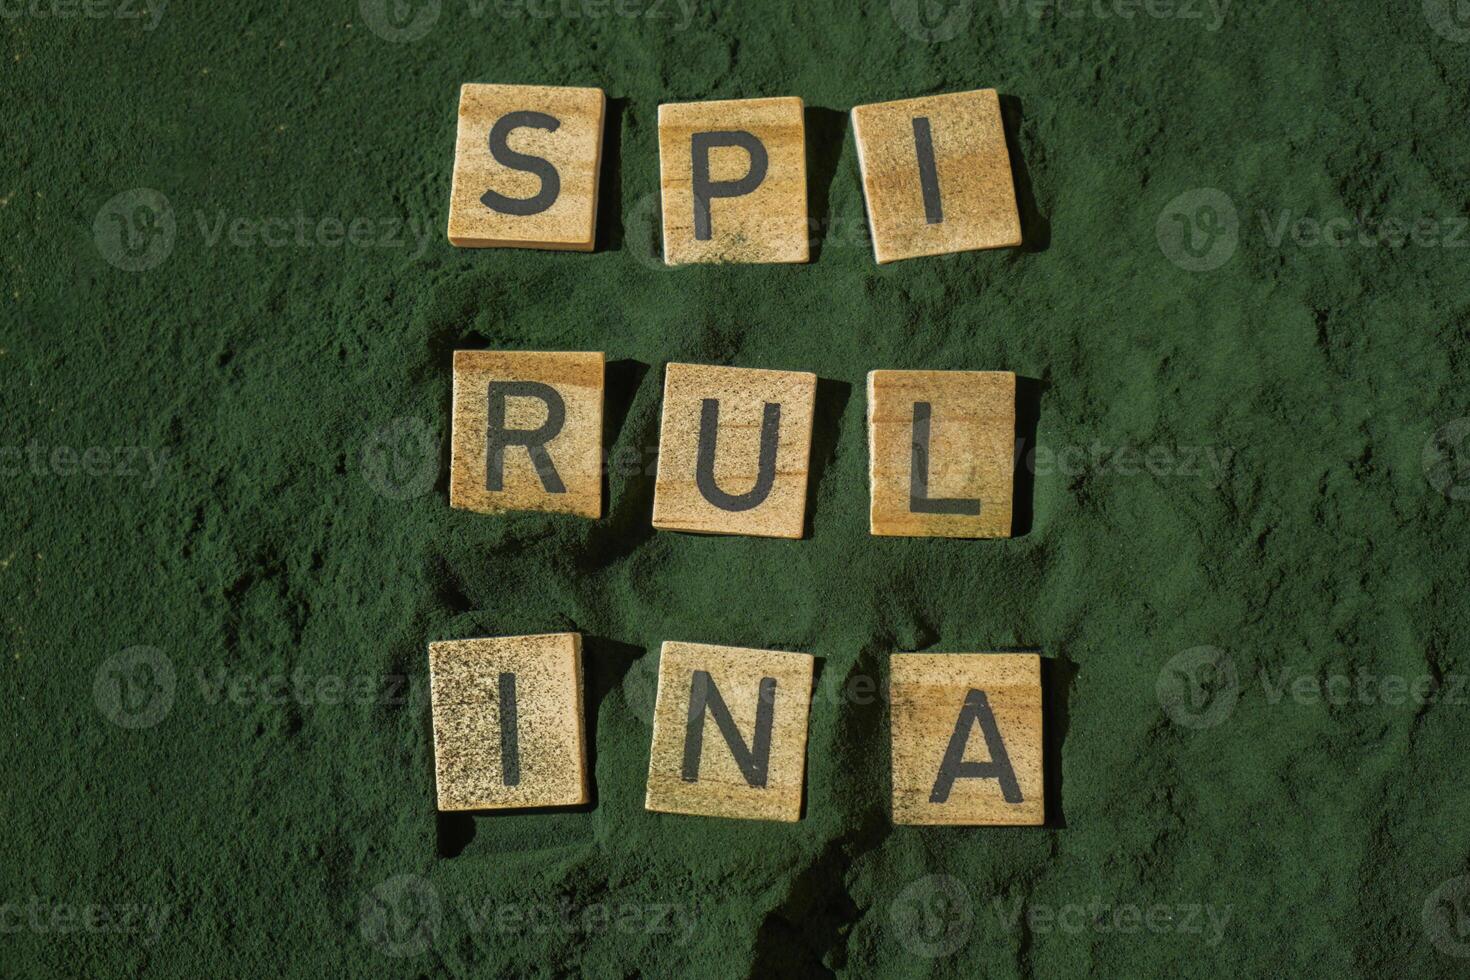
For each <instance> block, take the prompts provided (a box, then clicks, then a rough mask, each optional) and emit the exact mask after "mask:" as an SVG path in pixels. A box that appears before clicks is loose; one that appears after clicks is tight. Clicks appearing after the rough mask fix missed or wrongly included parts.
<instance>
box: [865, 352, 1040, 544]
mask: <svg viewBox="0 0 1470 980" xmlns="http://www.w3.org/2000/svg"><path fill="white" fill-rule="evenodd" d="M868 452H869V462H868V475H869V480H870V483H871V491H872V502H871V506H870V510H869V524H870V526H871V529H872V532H873V533H874V534H876V535H884V536H899V537H943V538H1006V537H1010V535H1011V503H1012V498H1013V496H1014V493H1015V455H1016V376H1015V375H1014V374H1013V373H1011V372H1010V371H873V372H870V373H869V374H868Z"/></svg>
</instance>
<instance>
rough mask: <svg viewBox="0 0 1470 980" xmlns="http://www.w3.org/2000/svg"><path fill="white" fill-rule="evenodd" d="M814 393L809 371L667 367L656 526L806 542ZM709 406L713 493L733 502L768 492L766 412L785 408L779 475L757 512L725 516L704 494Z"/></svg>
mask: <svg viewBox="0 0 1470 980" xmlns="http://www.w3.org/2000/svg"><path fill="white" fill-rule="evenodd" d="M816 394H817V376H816V375H815V374H812V373H810V372H807V371H766V370H759V369H756V368H732V367H714V366H709V365H700V364H670V365H669V366H668V368H667V369H666V370H665V373H664V403H663V419H662V424H661V427H660V431H659V446H658V476H657V478H656V480H655V485H654V496H653V526H654V527H656V528H660V529H662V530H675V531H696V532H700V533H704V534H749V535H755V536H757V537H777V538H799V537H801V535H802V530H803V523H804V521H805V519H806V498H807V478H808V473H809V470H810V467H811V454H812V413H813V410H814V408H815V403H816ZM706 399H715V400H717V401H718V403H719V415H718V422H719V424H718V426H717V427H716V428H714V429H713V430H712V431H713V434H714V457H713V459H714V465H713V476H714V481H713V482H714V486H715V488H716V489H718V490H719V491H723V492H724V493H727V494H731V495H747V494H757V493H758V488H759V487H761V486H762V485H763V484H762V473H761V470H762V458H761V453H762V450H761V446H762V444H763V441H765V440H766V438H767V435H766V433H767V429H766V420H767V412H768V410H767V408H766V406H767V405H778V406H780V420H779V426H778V427H777V430H776V431H777V432H778V433H779V438H778V441H777V442H776V443H775V446H776V450H775V455H774V473H773V474H772V475H771V476H770V479H769V481H768V486H769V492H768V493H766V495H765V496H764V497H763V498H761V499H760V502H759V503H758V504H757V505H756V506H753V507H750V508H749V509H745V510H738V511H732V510H729V509H725V508H722V507H721V506H719V505H718V504H717V503H715V502H713V501H712V500H711V498H710V496H709V495H707V494H706V493H705V492H703V491H702V490H701V487H700V466H699V439H700V432H701V429H702V428H703V421H704V417H705V409H704V402H705V400H706ZM752 499H755V498H752Z"/></svg>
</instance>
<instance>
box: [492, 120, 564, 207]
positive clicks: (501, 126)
mask: <svg viewBox="0 0 1470 980" xmlns="http://www.w3.org/2000/svg"><path fill="white" fill-rule="evenodd" d="M522 126H524V127H526V128H528V129H544V130H546V131H547V132H548V133H554V132H556V131H557V129H558V128H559V127H560V126H561V120H560V119H558V118H556V117H555V116H548V115H547V114H546V113H544V112H525V111H523V112H507V113H506V114H505V115H503V116H501V117H500V118H499V119H497V120H496V121H495V125H494V126H492V127H491V128H490V155H491V156H492V157H494V158H495V162H496V163H499V164H501V165H502V166H506V167H509V168H511V169H512V170H524V171H525V172H526V173H530V174H535V175H536V176H537V177H540V178H541V189H540V190H539V191H537V192H536V193H535V195H533V196H531V197H505V196H503V195H501V194H497V193H495V192H494V191H486V192H485V193H484V194H482V195H480V203H481V204H483V205H485V207H487V208H489V209H490V210H491V211H499V212H500V213H501V214H513V215H517V216H520V217H524V216H525V215H528V214H540V213H541V212H542V211H545V210H546V209H547V208H549V207H551V206H552V205H553V204H555V203H556V198H557V196H558V195H559V194H561V174H559V173H557V172H556V168H555V167H553V166H552V165H551V163H550V162H549V161H547V160H543V159H542V158H541V157H533V156H529V155H527V154H525V153H517V152H516V151H515V150H512V149H511V148H510V144H509V143H508V142H506V141H507V139H508V138H509V137H510V133H511V130H513V129H519V128H521V127H522Z"/></svg>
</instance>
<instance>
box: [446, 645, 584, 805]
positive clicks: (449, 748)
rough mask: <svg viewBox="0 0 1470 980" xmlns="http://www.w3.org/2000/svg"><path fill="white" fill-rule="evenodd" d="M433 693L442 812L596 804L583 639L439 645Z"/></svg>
mask: <svg viewBox="0 0 1470 980" xmlns="http://www.w3.org/2000/svg"><path fill="white" fill-rule="evenodd" d="M507 678H510V679H509V680H507ZM429 690H430V698H431V700H432V704H433V714H434V771H435V776H436V783H437V785H438V792H439V809H440V810H492V809H504V808H513V807H535V806H573V805H576V804H579V803H586V802H587V800H588V796H587V746H586V739H585V735H584V725H583V718H582V637H581V635H580V634H578V633H548V634H543V635H539V636H504V637H496V638H493V639H480V640H445V641H442V642H439V643H430V644H429ZM512 722H513V723H512Z"/></svg>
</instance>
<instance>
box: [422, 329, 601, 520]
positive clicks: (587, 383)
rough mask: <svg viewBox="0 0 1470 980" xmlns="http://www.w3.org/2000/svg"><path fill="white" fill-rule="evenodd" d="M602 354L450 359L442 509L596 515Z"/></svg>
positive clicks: (482, 354)
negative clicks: (451, 397) (451, 378)
mask: <svg viewBox="0 0 1470 980" xmlns="http://www.w3.org/2000/svg"><path fill="white" fill-rule="evenodd" d="M602 399H603V356H602V354H601V353H600V352H588V353H580V352H577V353H573V352H562V351H554V352H544V351H480V350H460V351H455V352H454V406H453V409H452V412H451V415H452V420H451V426H452V432H451V435H450V466H449V505H450V506H451V507H459V508H463V509H465V510H474V511H480V512H482V513H497V512H500V511H508V510H537V511H552V512H556V513H564V514H578V515H580V516H582V517H592V518H596V517H600V516H601V515H602Z"/></svg>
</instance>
